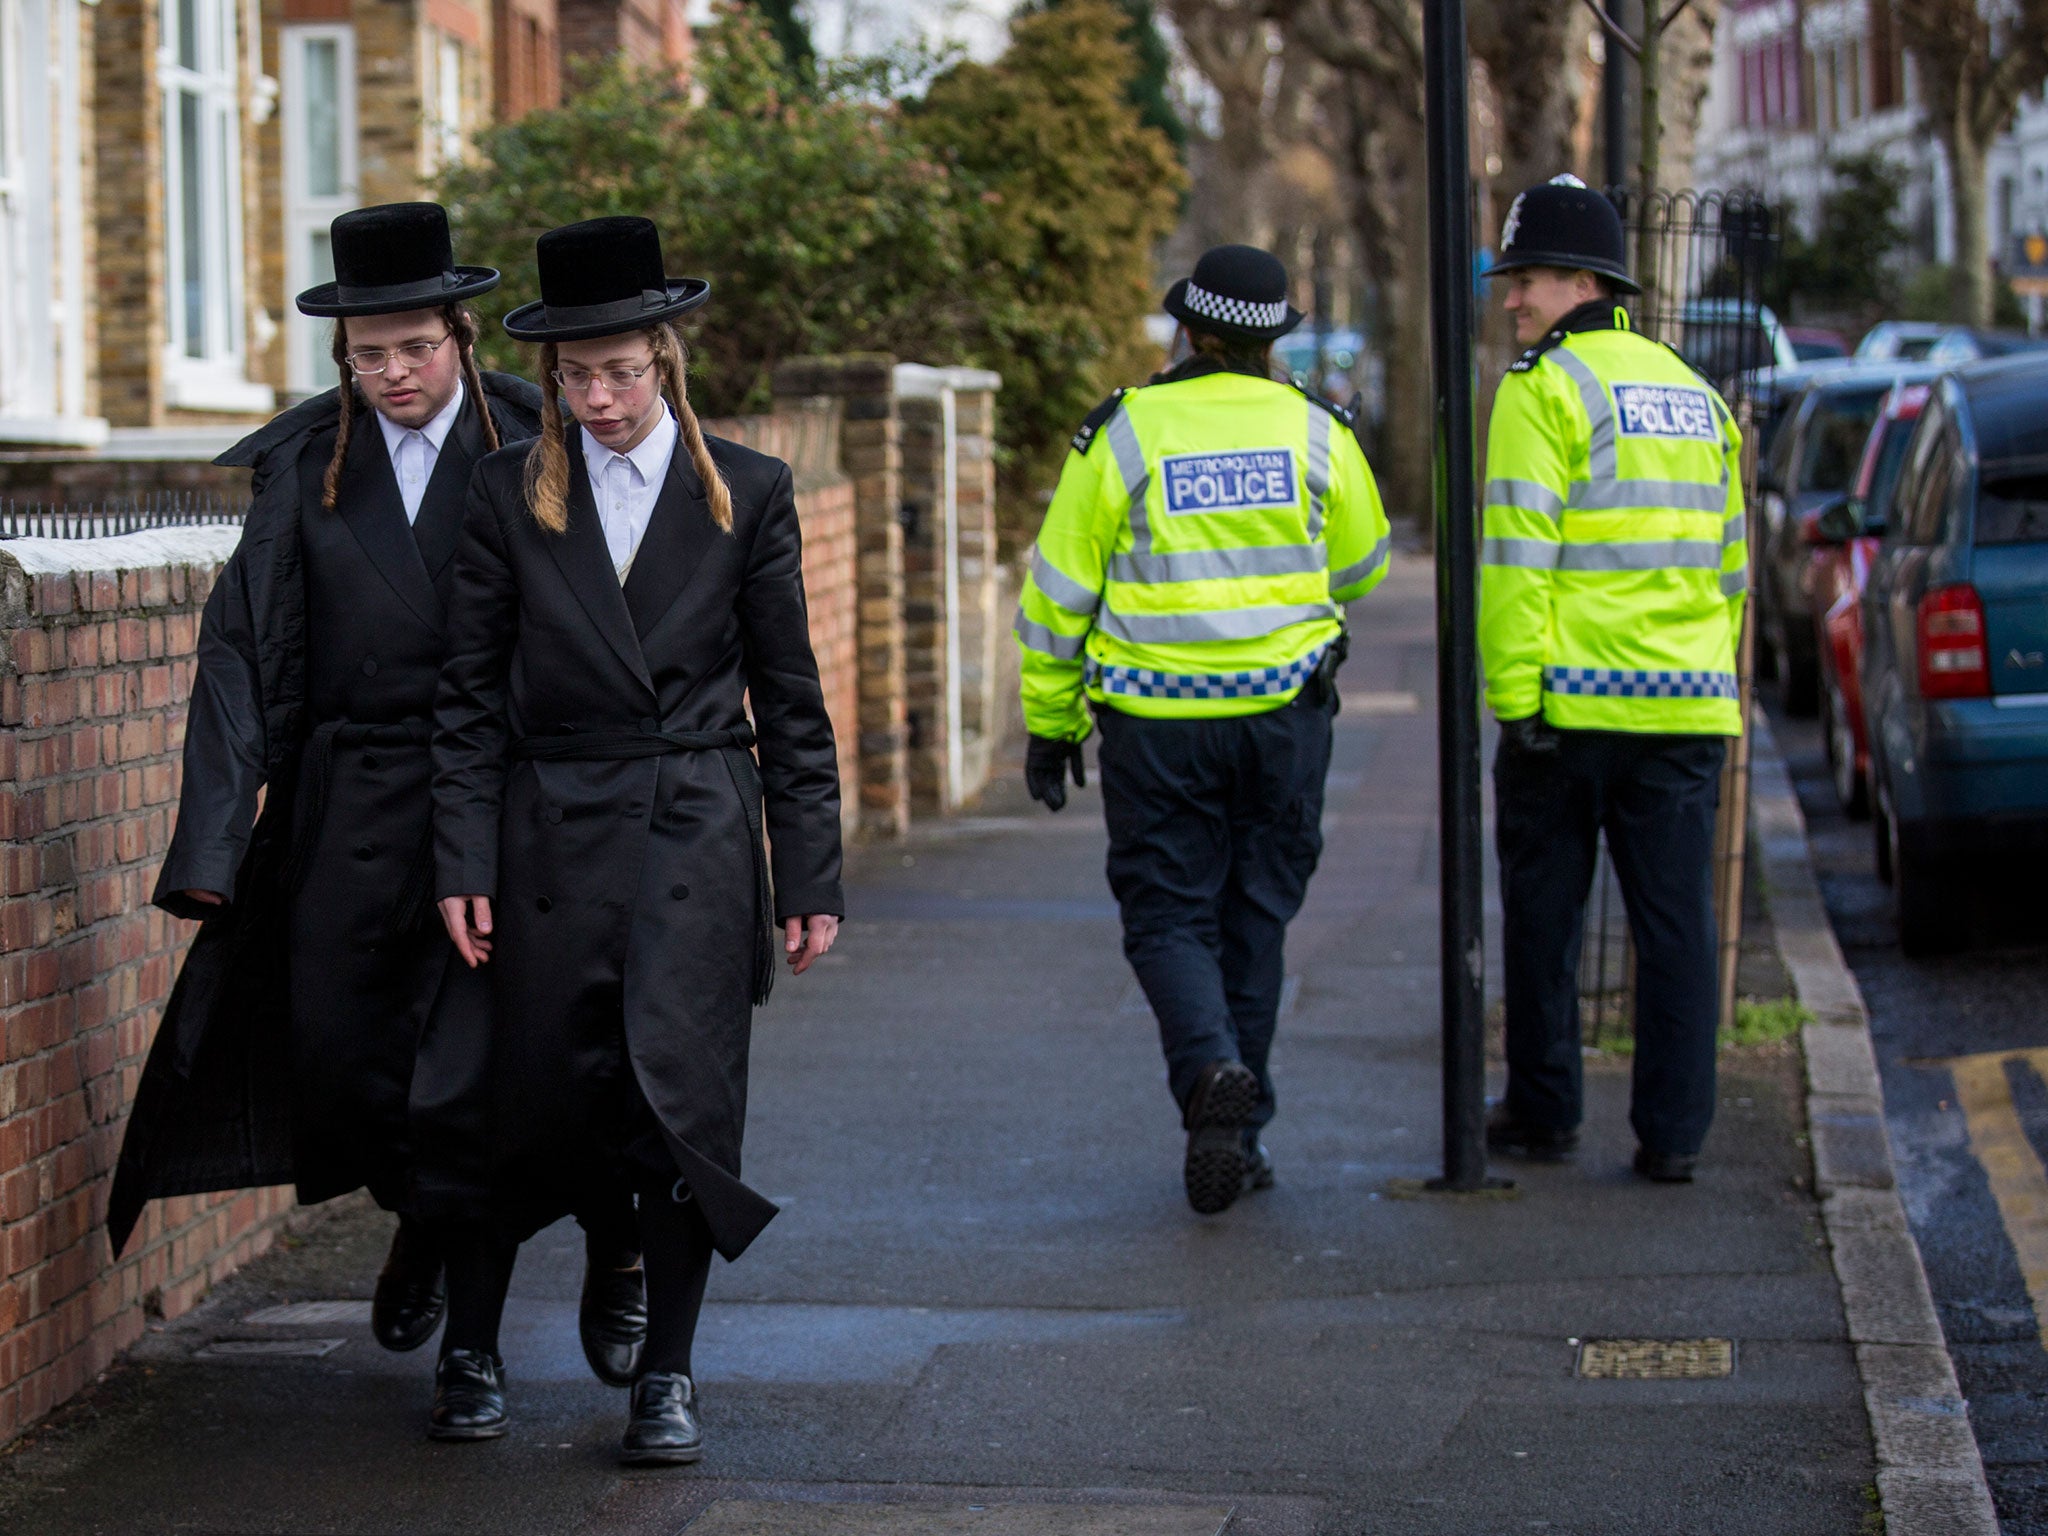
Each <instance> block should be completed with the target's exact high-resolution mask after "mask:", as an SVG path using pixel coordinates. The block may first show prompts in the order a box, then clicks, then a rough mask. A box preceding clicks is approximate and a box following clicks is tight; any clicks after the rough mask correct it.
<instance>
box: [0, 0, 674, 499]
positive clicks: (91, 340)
mask: <svg viewBox="0 0 2048 1536" xmlns="http://www.w3.org/2000/svg"><path fill="white" fill-rule="evenodd" d="M693 19H702V18H693V16H692V14H691V11H690V8H689V6H688V5H687V4H686V3H685V0H97V3H91V0H0V454H8V455H10V456H11V455H12V454H14V453H18V452H22V451H31V452H33V451H37V450H40V451H41V452H42V453H48V452H50V451H52V450H55V451H59V452H68V453H70V454H77V453H79V452H80V451H87V452H91V453H94V454H98V455H105V456H109V457H114V458H124V459H131V460H132V459H147V458H153V457H165V458H176V457H182V456H186V455H191V454H198V453H199V452H201V450H203V449H204V448H205V447H206V446H207V445H208V444H209V443H210V442H211V441H212V440H214V439H216V438H222V439H224V438H225V436H226V434H227V433H229V432H233V431H238V430H241V429H244V428H246V427H247V426H248V425H249V424H250V423H252V422H254V421H257V420H260V419H262V418H263V417H265V416H267V415H269V414H270V413H271V412H272V411H274V410H276V409H277V408H278V406H279V405H280V404H282V403H284V402H285V401H286V400H288V399H289V398H291V397H293V396H295V395H299V394H303V393H306V392H310V391H313V390H317V389H321V388H324V387H326V386H327V385H328V384H330V383H332V382H333V378H334V367H333V364H332V363H331V362H330V361H329V360H328V358H327V355H326V340H325V335H324V333H323V332H322V331H321V330H320V328H318V327H317V326H316V325H315V324H314V323H312V322H309V321H307V320H305V319H303V318H302V317H300V316H299V315H298V314H297V313H296V311H295V310H294V309H293V308H292V305H291V302H290V299H291V295H292V294H293V293H295V292H297V291H298V290H300V289H302V288H305V287H307V286H309V285H311V284H312V283H315V282H317V281H320V280H321V279H322V278H323V277H325V276H328V275H329V270H328V266H329V257H328V252H327V248H326V241H327V225H328V222H329V220H331V219H332V218H333V216H334V215H335V214H336V213H338V212H340V211H342V210H343V209H346V208H350V207H354V206H357V205H359V204H363V203H373V202H384V201H395V200H399V199H403V198H408V197H411V196H414V195H417V193H418V192H419V190H420V187H421V185H422V183H423V181H424V180H425V179H427V178H429V177H431V176H432V175H433V174H434V173H435V172H436V171H437V170H438V169H439V168H440V167H441V166H442V165H443V163H445V162H446V161H447V160H448V159H449V158H450V157H453V156H459V155H461V154H462V153H463V150H464V144H465V141H466V139H467V138H468V136H469V135H471V134H473V133H474V132H475V131H476V130H477V129H479V128H480V127H483V126H485V125H486V124H487V123H489V122H491V121H493V120H497V119H502V118H507V117H514V116H518V115H520V114H522V113H524V112H527V111H530V110H532V109H533V108H535V107H541V106H547V105H551V104H553V103H554V102H556V101H557V100H559V97H560V93H561V83H562V76H563V63H564V60H565V58H568V59H573V58H575V57H577V56H579V55H599V56H601V55H606V54H610V53H615V52H620V51H623V52H625V53H627V54H628V55H630V56H631V57H632V58H634V59H635V60H636V61H638V62H641V63H645V64H650V65H665V66H667V67H672V68H676V69H678V70H680V69H684V68H687V66H688V61H689V57H690V40H691V28H692V22H693Z"/></svg>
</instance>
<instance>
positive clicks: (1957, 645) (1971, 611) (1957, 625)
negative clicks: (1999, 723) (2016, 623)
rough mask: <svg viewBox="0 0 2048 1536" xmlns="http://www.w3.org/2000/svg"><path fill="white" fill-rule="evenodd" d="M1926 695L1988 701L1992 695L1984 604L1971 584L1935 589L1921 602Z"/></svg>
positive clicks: (1922, 682)
mask: <svg viewBox="0 0 2048 1536" xmlns="http://www.w3.org/2000/svg"><path fill="white" fill-rule="evenodd" d="M1919 628H1920V696H1921V697H1922V698H1923V699H1982V698H1988V697H1989V696H1990V694H1991V668H1990V666H1989V665H1988V664H1987V661H1986V658H1985V651H1984V604H1983V603H1982V602H1981V601H1979V599H1978V597H1977V589H1976V588H1975V587H1973V586H1970V585H1969V584H1968V583H1966V582H1963V583H1958V584H1957V585H1955V586H1951V587H1935V588H1932V589H1931V590H1930V591H1928V593H1927V594H1926V595H1925V596H1924V597H1922V598H1921V599H1920V625H1919Z"/></svg>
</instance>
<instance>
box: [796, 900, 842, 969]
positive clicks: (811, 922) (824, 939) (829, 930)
mask: <svg viewBox="0 0 2048 1536" xmlns="http://www.w3.org/2000/svg"><path fill="white" fill-rule="evenodd" d="M838 937H839V919H838V918H836V917H834V916H832V914H831V913H829V912H814V913H812V914H810V915H809V916H808V917H785V918H784V919H783V920H782V957H783V958H784V959H785V960H787V961H788V962H789V973H790V975H792V976H801V975H803V973H804V972H805V971H808V970H809V969H810V968H811V963H812V962H813V961H815V960H817V959H818V958H819V957H820V956H822V955H823V954H824V953H825V951H827V950H828V949H830V948H831V947H832V941H833V940H834V939H836V938H838Z"/></svg>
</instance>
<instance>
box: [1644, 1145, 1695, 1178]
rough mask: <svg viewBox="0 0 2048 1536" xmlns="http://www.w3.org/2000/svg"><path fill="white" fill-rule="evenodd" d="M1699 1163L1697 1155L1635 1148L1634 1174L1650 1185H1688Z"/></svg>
mask: <svg viewBox="0 0 2048 1536" xmlns="http://www.w3.org/2000/svg"><path fill="white" fill-rule="evenodd" d="M1699 1161H1700V1160H1699V1157H1698V1156H1697V1154H1689V1153H1685V1152H1652V1151H1651V1150H1650V1149H1649V1148H1648V1147H1637V1148H1636V1172H1637V1173H1639V1174H1641V1175H1642V1176H1643V1177H1644V1178H1646V1179H1648V1180H1649V1181H1650V1182H1651V1183H1652V1184H1690V1183H1691V1182H1692V1175H1693V1170H1694V1169H1695V1168H1697V1167H1698V1166H1699Z"/></svg>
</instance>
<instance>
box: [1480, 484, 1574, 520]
mask: <svg viewBox="0 0 2048 1536" xmlns="http://www.w3.org/2000/svg"><path fill="white" fill-rule="evenodd" d="M1486 505H1488V506H1489V507H1514V508H1516V509H1518V510H1520V511H1523V512H1541V513H1542V514H1543V515H1544V516H1545V517H1552V518H1555V517H1561V516H1563V515H1564V498H1563V497H1562V496H1560V495H1558V494H1557V492H1555V491H1553V490H1552V489H1551V488H1550V487H1549V486H1547V485H1544V484H1542V483H1541V482H1539V481H1535V480H1489V481H1487V482H1486Z"/></svg>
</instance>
